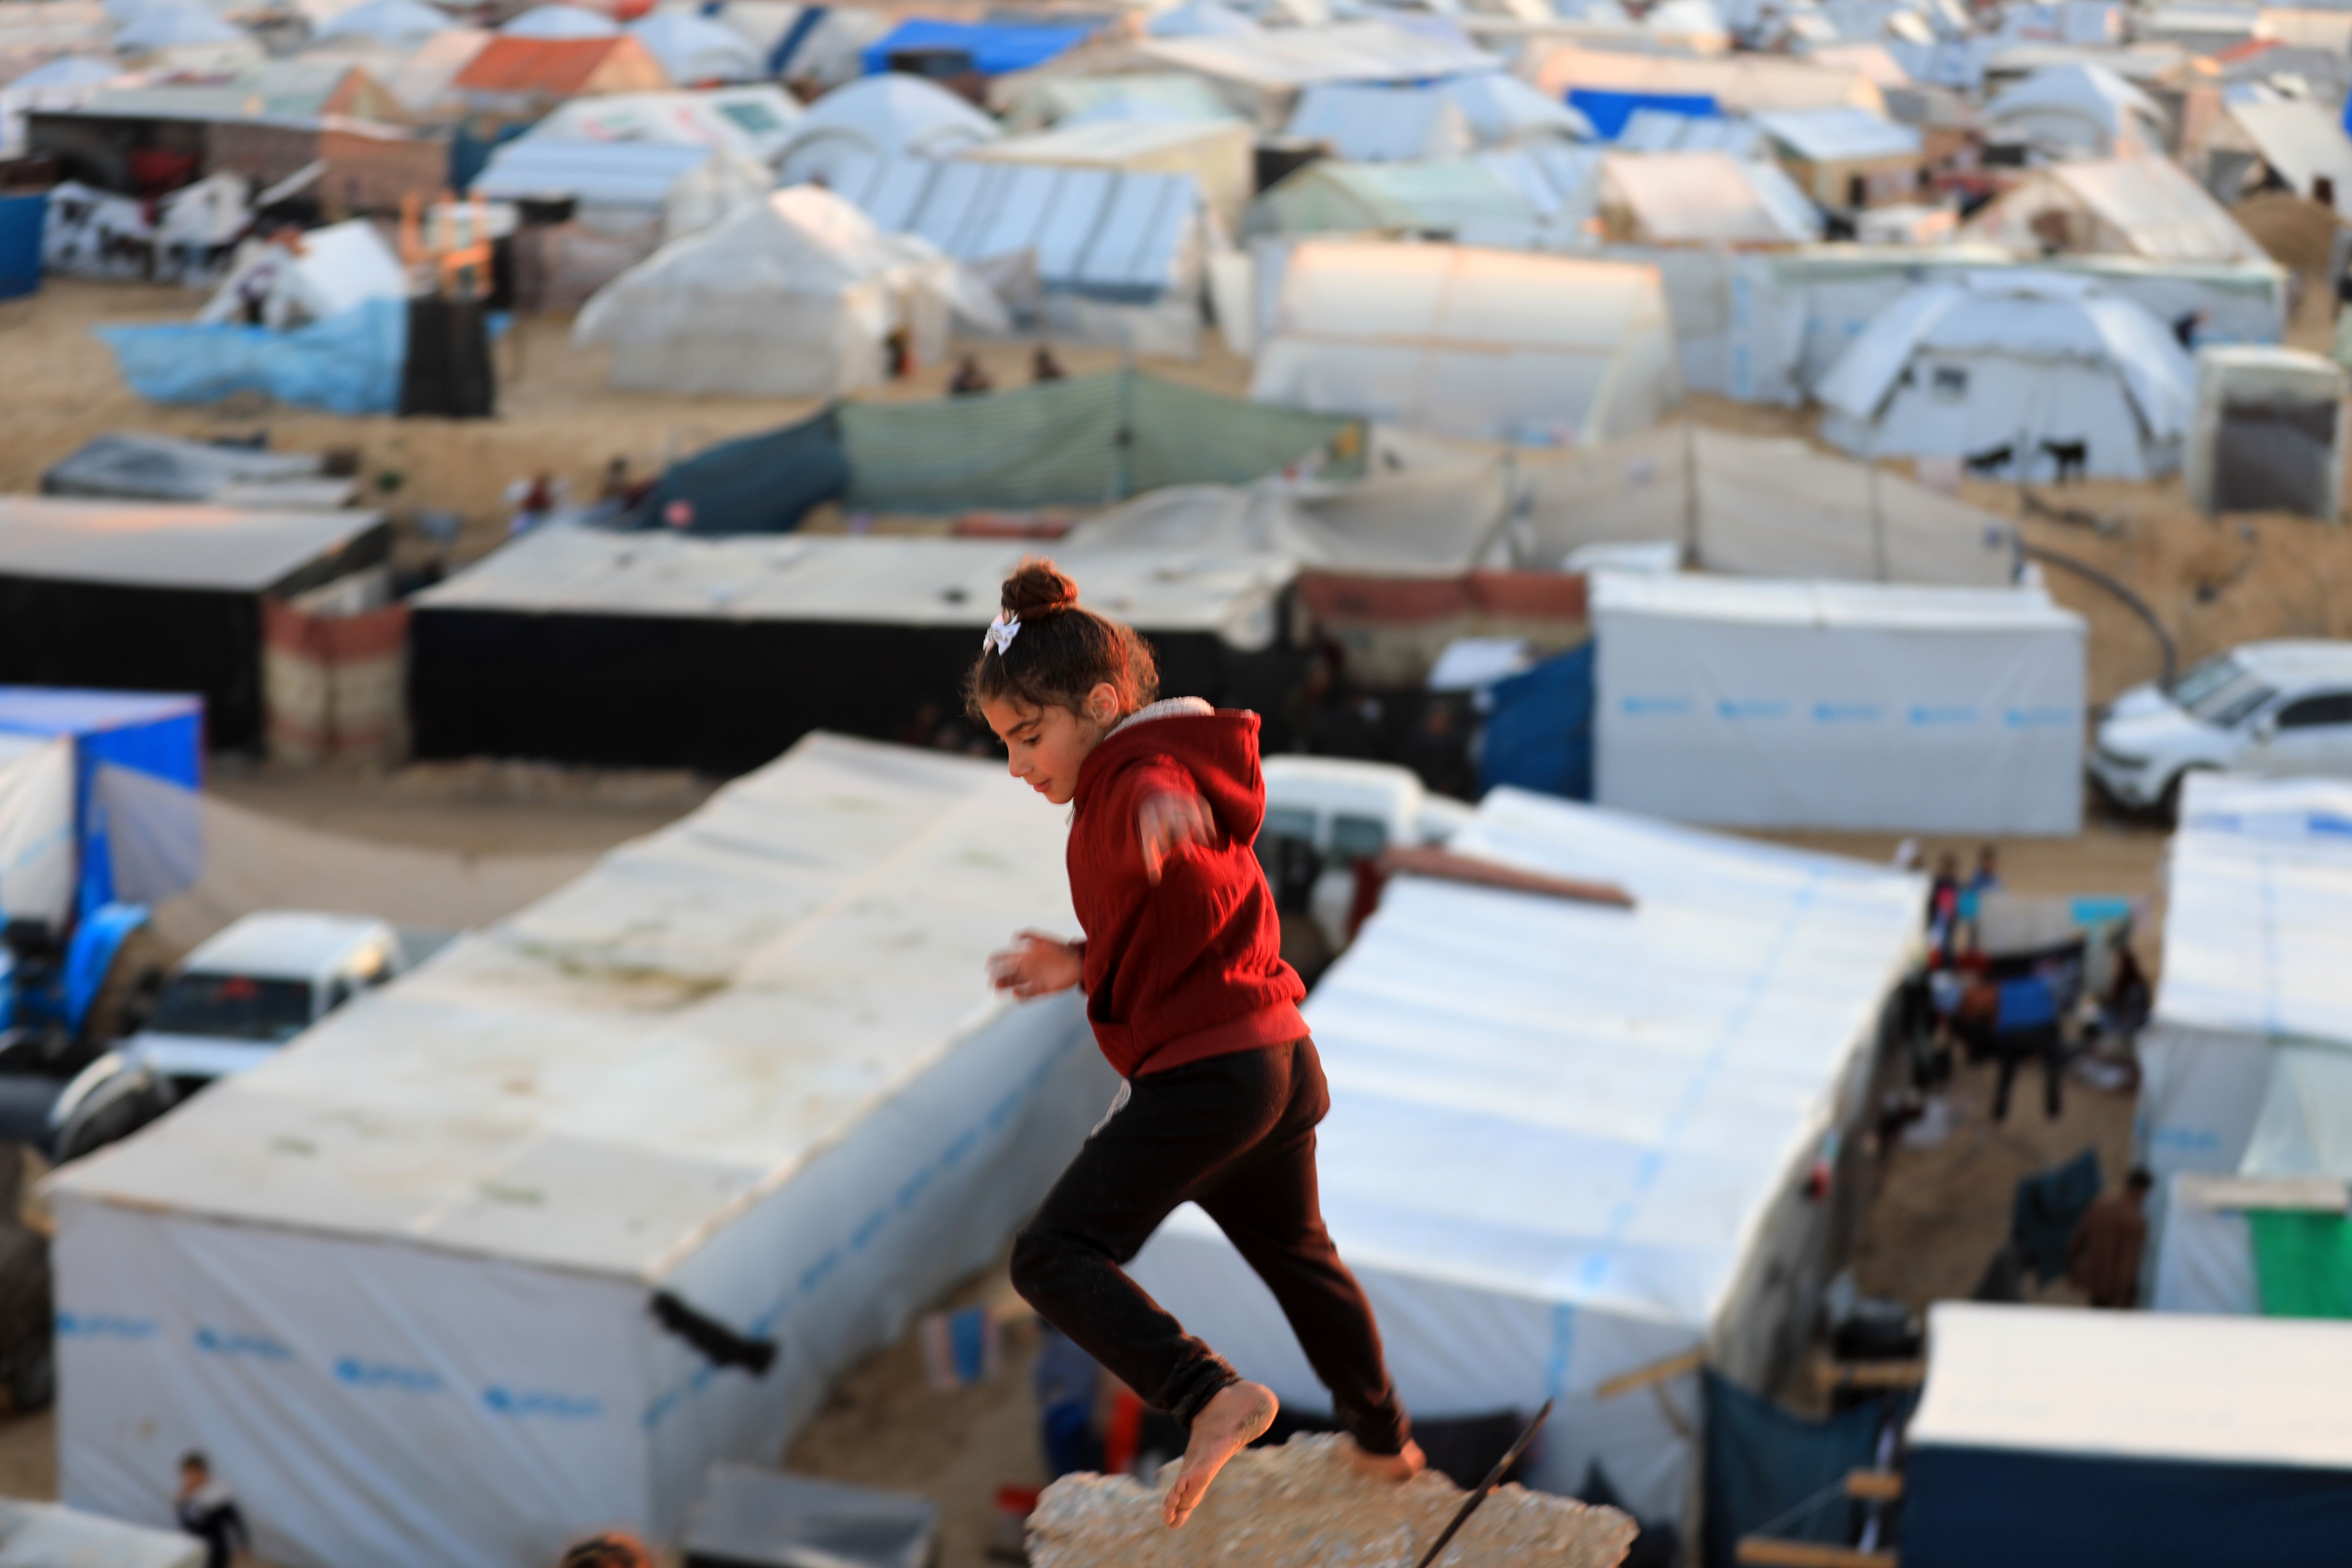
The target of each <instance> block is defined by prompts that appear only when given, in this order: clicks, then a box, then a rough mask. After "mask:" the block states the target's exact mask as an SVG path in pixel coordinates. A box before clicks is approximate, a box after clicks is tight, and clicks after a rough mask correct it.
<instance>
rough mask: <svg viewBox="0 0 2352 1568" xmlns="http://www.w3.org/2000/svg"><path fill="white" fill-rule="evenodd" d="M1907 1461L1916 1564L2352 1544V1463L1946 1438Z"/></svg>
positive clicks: (2262, 1553) (2177, 1562)
mask: <svg viewBox="0 0 2352 1568" xmlns="http://www.w3.org/2000/svg"><path fill="white" fill-rule="evenodd" d="M2054 1392H2055V1391H2053V1394H2054ZM1905 1470H1906V1474H1905V1483H1904V1503H1903V1568H1984V1565H1985V1564H1987V1563H1998V1564H1999V1565H2000V1568H2083V1565H2084V1564H2086V1563H2129V1564H2130V1565H2131V1568H2210V1564H2213V1563H2341V1562H2343V1561H2344V1557H2345V1551H2346V1545H2345V1543H2346V1542H2352V1473H2347V1472H2346V1471H2343V1470H2323V1469H2309V1468H2302V1467H2299V1466H2284V1465H2245V1464H2199V1463H2195V1462H2193V1461H2189V1460H2181V1459H2148V1458H2093V1457H2089V1456H2084V1455H2075V1454H2053V1453H2048V1452H2041V1451H2036V1450H2033V1449H2031V1448H2014V1449H2012V1448H1967V1447H1942V1446H1921V1447H1915V1448H1914V1449H1912V1451H1911V1456H1910V1458H1909V1460H1908V1461H1907V1463H1906V1467H1905Z"/></svg>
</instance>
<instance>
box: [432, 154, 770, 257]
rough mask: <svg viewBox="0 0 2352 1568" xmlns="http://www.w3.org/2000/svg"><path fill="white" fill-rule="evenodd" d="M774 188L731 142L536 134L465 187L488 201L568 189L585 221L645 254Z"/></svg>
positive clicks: (764, 173)
mask: <svg viewBox="0 0 2352 1568" xmlns="http://www.w3.org/2000/svg"><path fill="white" fill-rule="evenodd" d="M468 189H469V191H470V194H472V195H477V196H481V197H485V198H487V199H488V200H491V201H509V202H510V201H525V200H530V199H532V198H534V197H535V198H539V199H542V200H545V199H551V198H557V197H563V196H569V197H571V198H572V200H573V201H574V202H575V203H577V204H578V216H581V217H582V219H583V221H584V222H587V223H589V224H591V225H593V226H595V227H597V228H599V229H601V230H603V231H604V232H605V233H607V234H611V235H614V236H616V237H618V236H622V235H628V236H630V237H633V238H634V239H635V242H636V243H637V245H638V246H639V247H640V248H639V250H638V255H639V256H640V257H642V256H647V255H650V254H652V252H653V250H654V248H655V247H656V245H661V244H667V243H668V242H670V241H672V240H677V239H683V238H685V237H688V236H689V235H694V234H699V233H702V232H703V231H705V230H707V229H709V228H710V227H711V226H714V225H716V224H718V223H719V222H720V221H721V220H723V219H725V218H726V217H727V216H729V215H730V214H731V213H735V212H739V211H741V210H742V209H744V208H746V207H751V206H757V205H759V204H760V203H761V201H762V200H763V199H765V198H766V197H767V195H769V194H770V192H771V190H772V186H771V184H770V183H769V178H768V172H767V169H766V168H765V167H764V166H763V165H761V163H757V162H755V161H754V160H752V159H751V158H749V157H746V156H745V155H744V154H743V153H740V152H737V151H735V150H733V149H731V148H728V147H720V146H711V145H707V144H698V143H696V142H604V141H594V140H582V141H576V142H574V141H560V140H558V139H556V138H555V137H554V136H552V135H547V136H541V135H538V134H535V133H534V134H532V135H528V136H522V137H518V138H517V139H516V140H514V141H512V142H505V143H503V144H501V145H500V146H499V148H498V149H497V150H496V151H495V152H493V153H491V154H490V161H489V162H488V163H487V164H485V165H483V168H482V172H481V173H480V174H478V175H477V176H475V179H474V183H473V184H472V185H471V186H470V187H468Z"/></svg>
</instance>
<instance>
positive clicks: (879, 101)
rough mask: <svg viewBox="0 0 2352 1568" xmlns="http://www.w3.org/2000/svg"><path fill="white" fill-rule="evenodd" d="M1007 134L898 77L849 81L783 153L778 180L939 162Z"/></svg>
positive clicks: (957, 101) (817, 107) (944, 93)
mask: <svg viewBox="0 0 2352 1568" xmlns="http://www.w3.org/2000/svg"><path fill="white" fill-rule="evenodd" d="M1002 134H1003V132H1000V131H999V130H998V129H997V125H996V121H993V120H991V119H990V118H989V117H988V116H987V115H985V114H982V112H981V111H980V110H977V109H974V108H973V107H972V106H971V104H969V103H966V102H965V101H964V100H962V99H961V98H958V97H957V96H956V95H955V94H953V93H951V92H950V91H948V90H947V89H945V88H943V87H940V86H938V85H937V84H935V83H932V82H928V81H925V80H924V79H922V78H920V77H914V76H906V75H903V74H900V73H898V72H896V71H893V72H891V73H889V74H888V75H887V76H870V77H866V78H863V79H859V80H857V81H852V82H845V83H843V84H842V85H841V86H839V87H836V88H835V89H833V90H832V91H831V92H828V93H826V94H825V95H824V97H823V98H820V99H818V100H816V101H815V102H814V103H813V104H811V105H809V110H808V112H807V113H806V114H805V115H803V116H802V118H801V121H800V123H799V124H798V125H797V126H795V127H794V128H793V138H792V140H791V141H790V142H787V143H786V144H785V146H784V150H783V153H782V161H781V163H779V165H778V168H779V177H780V178H781V179H782V183H783V184H788V185H789V184H798V183H800V182H802V181H803V180H809V179H815V178H822V179H824V181H826V182H827V183H828V184H830V183H831V182H832V181H833V179H834V177H835V174H837V173H838V172H839V171H840V170H841V168H842V167H843V165H844V164H845V163H849V162H852V161H863V160H872V159H882V158H905V157H928V158H936V157H941V156H944V155H945V154H947V153H952V152H954V151H955V150H956V149H958V148H960V147H969V146H971V145H973V144H974V143H976V142H993V141H995V140H996V139H997V137H998V136H1000V135H1002Z"/></svg>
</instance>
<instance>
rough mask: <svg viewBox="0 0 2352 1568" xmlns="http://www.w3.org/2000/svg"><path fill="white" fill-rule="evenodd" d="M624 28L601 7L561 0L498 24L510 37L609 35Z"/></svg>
mask: <svg viewBox="0 0 2352 1568" xmlns="http://www.w3.org/2000/svg"><path fill="white" fill-rule="evenodd" d="M622 30H623V29H622V27H621V25H620V24H619V23H618V22H615V21H614V20H613V18H612V17H610V16H606V15H605V14H604V12H602V11H592V10H590V9H589V8H588V7H586V6H585V5H563V4H562V3H561V0H550V3H549V4H546V5H533V6H532V7H530V9H529V10H527V11H523V12H520V13H519V14H518V15H516V16H511V17H509V19H508V20H506V21H505V22H503V23H501V24H499V32H501V33H503V34H504V35H506V36H507V37H509V38H609V37H614V36H616V35H617V34H619V33H620V32H621V31H622Z"/></svg>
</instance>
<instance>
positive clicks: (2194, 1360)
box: [1909, 1301, 2352, 1470]
mask: <svg viewBox="0 0 2352 1568" xmlns="http://www.w3.org/2000/svg"><path fill="white" fill-rule="evenodd" d="M2347 1380H2352V1324H2347V1323H2338V1322H2317V1321H2297V1320H2294V1319H2286V1318H2207V1317H2191V1316H2188V1315H2185V1314H2174V1313H2164V1312H2080V1311H2068V1310H2063V1309H2058V1308H2050V1307H2007V1306H1987V1305H1980V1304H1978V1303H1975V1302H1966V1301H1939V1302H1937V1304H1936V1305H1935V1306H1933V1307H1931V1308H1929V1309H1928V1313H1927V1388H1926V1390H1925V1392H1924V1393H1923V1394H1921V1396H1920V1401H1919V1411H1918V1414H1917V1415H1914V1416H1913V1417H1912V1418H1911V1426H1910V1431H1909V1442H1910V1445H1911V1447H1913V1448H1915V1449H1920V1448H1929V1447H1937V1448H1942V1447H1967V1448H2001V1449H2013V1450H2028V1451H2032V1452H2037V1453H2048V1454H2053V1455H2069V1456H2081V1457H2086V1458H2091V1457H2095V1458H2121V1459H2170V1460H2184V1461H2189V1462H2192V1463H2197V1462H2201V1463H2206V1464H2217V1465H2277V1466H2286V1467H2290V1468H2298V1469H2326V1470H2343V1469H2352V1424H2347V1422H2346V1421H2345V1420H2344V1412H2343V1401H2342V1399H2341V1398H2340V1393H2341V1391H2342V1390H2343V1389H2344V1388H2345V1387H2346V1386H2347Z"/></svg>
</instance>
